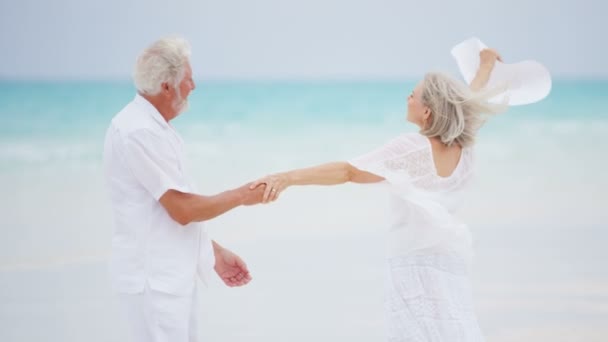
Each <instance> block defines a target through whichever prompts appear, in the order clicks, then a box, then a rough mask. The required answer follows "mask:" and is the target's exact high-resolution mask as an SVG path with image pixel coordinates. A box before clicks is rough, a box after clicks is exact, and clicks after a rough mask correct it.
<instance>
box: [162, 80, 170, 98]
mask: <svg viewBox="0 0 608 342" xmlns="http://www.w3.org/2000/svg"><path fill="white" fill-rule="evenodd" d="M160 91H161V92H162V93H163V95H169V83H167V82H163V83H161V85H160Z"/></svg>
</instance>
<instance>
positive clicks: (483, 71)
mask: <svg viewBox="0 0 608 342" xmlns="http://www.w3.org/2000/svg"><path fill="white" fill-rule="evenodd" d="M492 69H493V67H492V65H487V64H482V65H480V66H479V69H478V70H477V74H475V78H473V80H472V81H471V85H470V88H471V90H473V91H478V90H481V89H483V88H484V87H485V86H486V84H488V81H489V80H490V74H491V73H492Z"/></svg>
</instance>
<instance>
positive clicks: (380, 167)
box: [348, 134, 428, 184]
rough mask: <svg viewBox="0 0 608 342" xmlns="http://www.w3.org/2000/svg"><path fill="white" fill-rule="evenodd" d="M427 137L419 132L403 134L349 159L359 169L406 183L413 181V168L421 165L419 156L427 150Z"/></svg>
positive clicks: (389, 179) (398, 182)
mask: <svg viewBox="0 0 608 342" xmlns="http://www.w3.org/2000/svg"><path fill="white" fill-rule="evenodd" d="M420 137H422V138H423V139H426V138H425V137H423V136H420V135H419V134H403V135H401V136H399V137H397V138H394V139H392V140H390V141H388V142H387V143H386V144H384V145H383V146H381V147H379V148H377V149H375V150H373V151H371V152H369V153H366V154H364V155H361V156H359V157H356V158H353V159H351V160H348V163H349V164H351V165H352V166H354V167H356V168H357V169H359V170H363V171H367V172H370V173H373V174H375V175H377V176H380V177H383V178H384V179H386V180H387V181H388V182H389V183H393V184H404V183H408V182H410V181H411V178H412V176H416V175H413V174H412V172H411V171H412V170H413V168H415V167H417V166H420V163H419V162H418V160H417V159H418V158H417V156H418V155H420V154H424V153H428V152H427V151H425V148H426V145H425V141H423V140H422V139H421V138H420Z"/></svg>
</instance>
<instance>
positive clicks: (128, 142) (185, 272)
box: [103, 95, 215, 295]
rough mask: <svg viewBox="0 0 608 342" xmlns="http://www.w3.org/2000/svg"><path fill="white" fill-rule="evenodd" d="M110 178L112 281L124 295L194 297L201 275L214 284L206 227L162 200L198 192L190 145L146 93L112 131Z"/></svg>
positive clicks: (107, 162) (107, 151)
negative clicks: (178, 216)
mask: <svg viewBox="0 0 608 342" xmlns="http://www.w3.org/2000/svg"><path fill="white" fill-rule="evenodd" d="M103 165H104V173H105V178H106V183H107V186H108V189H109V195H110V200H111V205H112V211H113V214H114V233H113V235H112V256H111V260H110V277H111V282H112V287H113V288H114V290H115V291H117V292H119V293H140V292H142V291H143V290H144V287H145V284H146V282H147V283H148V284H149V286H150V288H152V289H154V290H157V291H161V292H166V293H171V294H176V295H186V294H189V293H191V291H192V289H193V287H194V283H195V280H196V274H197V271H198V274H199V275H200V277H201V278H202V279H203V280H205V281H206V280H207V278H208V277H209V275H210V273H211V270H212V269H213V265H214V263H215V260H214V256H213V246H212V245H211V240H210V239H209V237H208V236H207V233H206V231H205V228H204V227H203V224H202V223H200V222H193V223H190V224H188V225H185V226H182V225H181V224H179V223H178V222H176V221H175V220H173V219H172V218H171V217H170V216H169V214H168V212H167V211H166V210H165V208H164V207H163V206H162V205H161V204H160V202H159V201H158V200H159V199H160V197H161V196H162V195H163V194H164V193H165V192H166V191H167V190H170V189H174V190H178V191H181V192H190V193H191V192H195V189H194V188H193V184H192V182H191V180H190V178H189V176H188V172H187V170H186V165H185V151H184V143H183V140H182V139H181V137H180V136H179V135H178V133H177V132H176V131H175V129H174V128H173V127H172V126H171V125H170V124H169V123H168V122H167V121H165V119H164V118H163V117H162V116H161V114H160V113H159V112H158V110H156V108H155V107H154V106H153V105H152V104H151V103H150V102H148V101H147V100H146V99H145V98H143V97H142V96H140V95H136V96H135V99H134V100H133V101H132V102H131V103H129V104H128V105H127V106H126V107H125V108H124V109H123V110H122V111H120V112H119V113H118V114H117V115H116V116H115V117H114V118H113V119H112V122H111V124H110V127H109V129H108V131H107V133H106V138H105V144H104V155H103Z"/></svg>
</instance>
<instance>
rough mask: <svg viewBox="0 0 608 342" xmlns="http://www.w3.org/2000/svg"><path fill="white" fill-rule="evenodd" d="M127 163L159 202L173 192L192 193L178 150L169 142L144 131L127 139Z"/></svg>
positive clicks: (132, 134)
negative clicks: (182, 168) (182, 170)
mask: <svg viewBox="0 0 608 342" xmlns="http://www.w3.org/2000/svg"><path fill="white" fill-rule="evenodd" d="M124 147H125V161H126V164H127V165H128V167H129V169H130V170H131V172H132V173H133V175H134V176H135V178H136V179H137V180H138V181H139V183H140V184H141V185H142V186H143V187H144V188H145V189H146V190H147V191H148V192H149V193H150V194H151V195H152V196H153V197H154V199H156V200H159V199H160V198H161V197H162V196H163V195H164V194H165V192H167V191H168V190H170V189H173V190H177V191H181V192H188V191H189V187H188V184H187V182H186V179H185V177H184V176H183V173H182V172H181V170H180V168H179V159H178V156H177V154H176V151H175V149H174V148H173V147H172V146H171V143H170V142H169V141H167V140H166V139H163V138H162V137H160V136H158V135H156V134H154V133H153V132H151V131H148V130H145V129H142V130H138V131H135V132H132V133H131V134H129V135H128V136H127V137H126V138H125V143H124Z"/></svg>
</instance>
